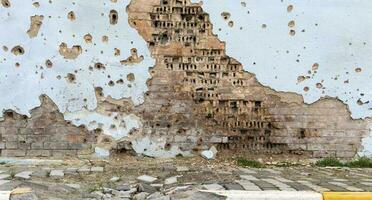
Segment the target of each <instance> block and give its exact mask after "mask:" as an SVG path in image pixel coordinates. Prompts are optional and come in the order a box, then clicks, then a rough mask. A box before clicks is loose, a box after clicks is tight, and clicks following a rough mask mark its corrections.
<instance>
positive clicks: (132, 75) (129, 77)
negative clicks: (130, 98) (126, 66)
mask: <svg viewBox="0 0 372 200" xmlns="http://www.w3.org/2000/svg"><path fill="white" fill-rule="evenodd" d="M135 79H136V77H135V76H134V74H133V73H129V74H128V75H127V80H128V81H130V82H133V81H134V80H135Z"/></svg>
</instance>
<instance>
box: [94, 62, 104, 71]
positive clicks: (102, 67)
mask: <svg viewBox="0 0 372 200" xmlns="http://www.w3.org/2000/svg"><path fill="white" fill-rule="evenodd" d="M94 68H95V69H98V70H101V69H106V67H105V65H104V64H102V63H96V64H94Z"/></svg>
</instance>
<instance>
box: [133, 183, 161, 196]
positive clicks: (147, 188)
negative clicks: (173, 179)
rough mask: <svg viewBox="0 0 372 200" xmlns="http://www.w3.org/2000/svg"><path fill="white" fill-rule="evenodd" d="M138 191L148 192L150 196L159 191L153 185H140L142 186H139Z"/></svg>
mask: <svg viewBox="0 0 372 200" xmlns="http://www.w3.org/2000/svg"><path fill="white" fill-rule="evenodd" d="M137 190H138V191H139V192H147V193H149V194H152V193H155V192H157V191H158V190H157V189H156V188H155V187H153V186H151V185H149V184H147V183H140V184H138V185H137Z"/></svg>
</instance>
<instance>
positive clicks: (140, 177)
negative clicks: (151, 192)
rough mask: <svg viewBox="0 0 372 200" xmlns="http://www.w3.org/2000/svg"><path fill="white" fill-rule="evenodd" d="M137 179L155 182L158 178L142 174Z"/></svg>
mask: <svg viewBox="0 0 372 200" xmlns="http://www.w3.org/2000/svg"><path fill="white" fill-rule="evenodd" d="M137 180H139V181H141V182H145V183H153V182H154V181H156V180H157V178H155V177H152V176H148V175H142V176H139V177H137Z"/></svg>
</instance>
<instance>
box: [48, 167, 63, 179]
mask: <svg viewBox="0 0 372 200" xmlns="http://www.w3.org/2000/svg"><path fill="white" fill-rule="evenodd" d="M64 175H65V173H64V172H63V170H60V169H56V170H52V171H50V177H55V178H62V177H63V176H64Z"/></svg>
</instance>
